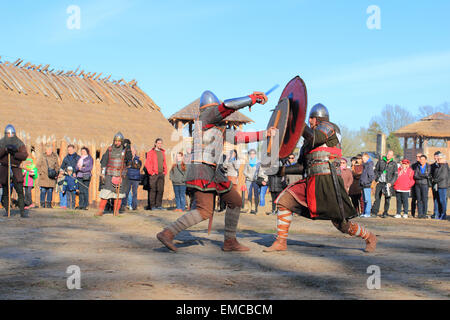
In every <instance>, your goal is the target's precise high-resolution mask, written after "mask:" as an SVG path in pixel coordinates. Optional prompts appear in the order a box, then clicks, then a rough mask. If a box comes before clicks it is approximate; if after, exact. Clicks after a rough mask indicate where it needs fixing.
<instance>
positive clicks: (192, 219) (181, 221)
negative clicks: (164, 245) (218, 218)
mask: <svg viewBox="0 0 450 320" xmlns="http://www.w3.org/2000/svg"><path fill="white" fill-rule="evenodd" d="M203 220H205V219H203V218H202V216H201V215H200V213H199V212H198V211H197V210H192V211H189V212H187V213H186V214H184V215H182V216H181V217H179V218H178V219H177V220H176V221H175V222H173V223H171V224H170V225H169V226H168V227H167V228H168V229H169V230H170V231H171V232H172V233H173V235H174V236H175V235H177V234H178V233H180V232H181V231H183V230H186V229H187V228H189V227H192V226H194V225H196V224H198V223H200V222H202V221H203Z"/></svg>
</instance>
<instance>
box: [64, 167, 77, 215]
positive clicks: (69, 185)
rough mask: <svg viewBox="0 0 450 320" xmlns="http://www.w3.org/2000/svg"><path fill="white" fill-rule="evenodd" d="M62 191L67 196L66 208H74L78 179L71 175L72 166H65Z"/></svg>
mask: <svg viewBox="0 0 450 320" xmlns="http://www.w3.org/2000/svg"><path fill="white" fill-rule="evenodd" d="M63 193H64V195H65V196H66V197H67V208H69V209H75V197H76V194H77V193H79V188H78V180H77V179H76V178H75V177H74V176H73V168H72V167H67V174H66V176H65V177H64V183H63Z"/></svg>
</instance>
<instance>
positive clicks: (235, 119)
mask: <svg viewBox="0 0 450 320" xmlns="http://www.w3.org/2000/svg"><path fill="white" fill-rule="evenodd" d="M199 108H200V98H198V99H197V100H195V101H193V102H192V103H190V104H188V105H187V106H186V107H184V108H183V109H181V110H180V111H178V112H176V113H174V114H173V115H171V116H170V117H169V121H170V122H171V123H172V124H173V123H174V122H175V121H176V120H182V121H193V120H196V119H197V116H198V113H199ZM225 121H229V122H232V123H234V124H236V125H239V124H247V123H250V122H253V120H252V119H250V118H249V117H247V116H245V115H243V114H242V113H240V112H239V111H236V112H234V113H232V114H231V115H229V116H228V117H227V118H225Z"/></svg>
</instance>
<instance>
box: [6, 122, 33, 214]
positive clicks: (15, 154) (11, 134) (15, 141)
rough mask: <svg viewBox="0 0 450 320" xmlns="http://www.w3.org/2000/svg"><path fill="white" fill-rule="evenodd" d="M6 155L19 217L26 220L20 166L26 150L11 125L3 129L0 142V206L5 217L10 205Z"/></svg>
mask: <svg viewBox="0 0 450 320" xmlns="http://www.w3.org/2000/svg"><path fill="white" fill-rule="evenodd" d="M8 154H9V155H10V159H11V171H12V175H11V178H12V182H13V185H14V189H15V190H16V192H17V196H18V199H17V200H18V205H19V209H20V216H21V217H22V218H28V214H27V213H26V211H25V201H24V194H23V175H22V169H21V168H20V164H21V163H22V161H25V160H26V159H27V157H28V152H27V148H26V147H25V145H24V143H23V142H22V141H21V140H20V139H19V138H18V137H17V135H16V130H15V129H14V127H13V126H12V125H10V124H9V125H7V126H6V128H5V136H4V137H3V138H2V139H1V140H0V183H1V184H2V187H3V197H2V204H3V207H4V208H5V209H6V213H5V216H7V215H8V206H9V205H10V203H9V201H10V199H9V198H8V184H10V183H11V181H8Z"/></svg>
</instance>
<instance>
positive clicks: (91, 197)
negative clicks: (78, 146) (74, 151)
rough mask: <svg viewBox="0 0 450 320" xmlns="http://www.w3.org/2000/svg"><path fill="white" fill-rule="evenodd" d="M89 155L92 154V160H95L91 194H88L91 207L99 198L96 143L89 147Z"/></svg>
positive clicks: (90, 187)
mask: <svg viewBox="0 0 450 320" xmlns="http://www.w3.org/2000/svg"><path fill="white" fill-rule="evenodd" d="M89 153H90V155H91V157H92V159H93V160H94V163H93V166H92V171H91V173H92V175H91V182H90V183H89V192H88V194H89V201H88V206H90V205H91V203H93V201H95V200H96V198H97V192H96V191H97V190H98V188H96V187H95V186H96V185H97V183H98V182H97V181H98V174H96V172H95V170H94V167H95V163H96V159H95V156H96V153H97V147H96V145H95V143H92V144H91V145H90V146H89Z"/></svg>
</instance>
